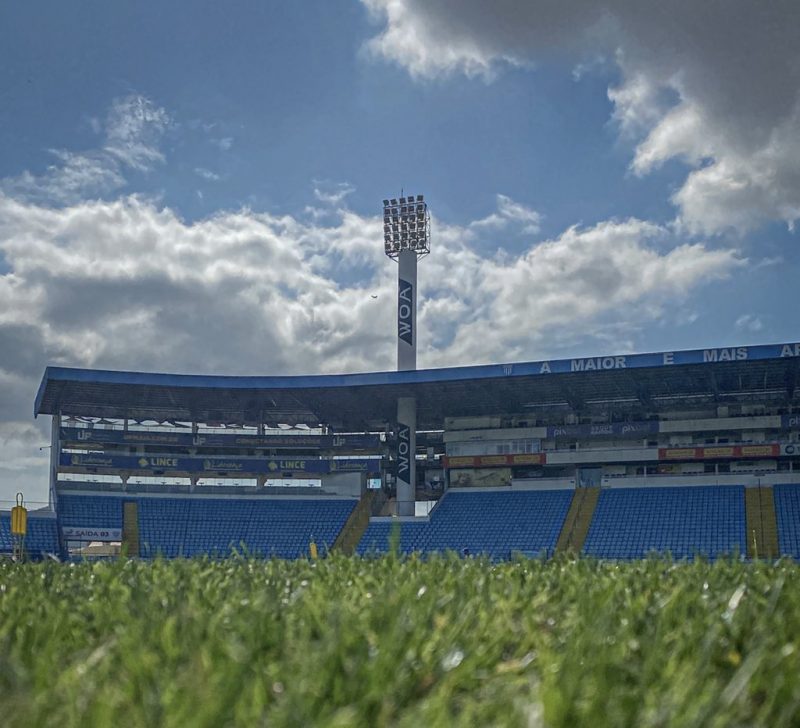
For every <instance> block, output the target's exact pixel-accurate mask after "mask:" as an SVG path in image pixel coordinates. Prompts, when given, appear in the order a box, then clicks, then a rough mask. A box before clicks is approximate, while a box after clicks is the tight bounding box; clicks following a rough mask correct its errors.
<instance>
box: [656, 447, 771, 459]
mask: <svg viewBox="0 0 800 728" xmlns="http://www.w3.org/2000/svg"><path fill="white" fill-rule="evenodd" d="M780 454H781V446H780V445H714V446H711V447H661V448H659V449H658V459H659V460H714V459H719V458H760V457H775V456H776V455H780Z"/></svg>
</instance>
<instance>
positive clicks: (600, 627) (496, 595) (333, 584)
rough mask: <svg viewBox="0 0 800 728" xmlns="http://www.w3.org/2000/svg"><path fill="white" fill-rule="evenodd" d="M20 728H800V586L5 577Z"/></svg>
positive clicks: (97, 567)
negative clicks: (310, 727)
mask: <svg viewBox="0 0 800 728" xmlns="http://www.w3.org/2000/svg"><path fill="white" fill-rule="evenodd" d="M0 722H2V725H4V726H9V727H11V726H26V727H27V726H39V725H54V726H81V727H82V728H86V727H87V726H112V725H113V726H176V727H177V726H181V727H183V726H209V727H210V726H226V725H242V726H254V725H271V726H283V725H304V726H307V725H324V726H375V725H399V726H415V727H416V726H438V725H459V726H485V725H520V726H526V725H530V726H536V725H547V726H574V725H586V726H621V725H630V726H634V725H635V726H651V725H652V726H681V727H682V728H686V727H687V726H731V725H740V726H744V725H763V726H771V727H773V726H790V725H795V726H796V725H800V567H798V566H797V565H796V564H794V563H791V562H782V563H779V564H777V565H774V566H769V565H765V564H752V565H751V564H742V563H739V562H723V561H720V562H717V563H715V564H713V565H710V564H706V563H696V564H672V563H670V562H666V561H654V560H650V561H641V562H634V563H625V564H614V563H598V562H594V561H590V560H580V561H569V560H566V559H563V560H561V559H556V560H553V561H547V562H538V561H529V560H520V561H515V562H511V563H505V564H501V565H492V564H490V563H488V562H486V561H483V560H479V559H466V560H460V559H458V558H456V557H453V558H440V559H431V560H428V561H425V562H423V561H420V560H417V559H416V558H409V559H396V558H393V557H391V556H390V557H386V558H383V559H376V560H362V559H357V558H347V557H341V556H334V557H331V558H330V559H328V560H325V561H319V562H315V563H311V562H307V561H297V562H286V561H249V560H245V559H233V560H230V561H223V562H211V561H173V562H167V561H156V562H142V561H116V562H106V563H97V564H94V565H91V564H80V565H69V564H57V563H45V564H27V565H16V564H12V563H2V564H0Z"/></svg>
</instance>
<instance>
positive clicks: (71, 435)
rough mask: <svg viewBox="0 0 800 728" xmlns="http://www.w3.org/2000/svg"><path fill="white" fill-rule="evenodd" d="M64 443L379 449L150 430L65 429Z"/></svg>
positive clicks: (358, 442)
mask: <svg viewBox="0 0 800 728" xmlns="http://www.w3.org/2000/svg"><path fill="white" fill-rule="evenodd" d="M60 434H61V440H62V442H84V443H86V444H93V445H104V444H114V445H174V446H175V447H230V448H253V449H256V448H275V449H291V448H295V449H301V448H302V449H308V448H320V449H330V450H334V449H338V448H342V449H345V448H353V449H376V448H378V447H380V444H381V443H380V438H379V437H378V435H359V434H356V435H244V434H236V435H233V434H231V435H227V434H217V433H198V434H192V433H191V432H163V431H162V432H149V431H147V430H101V429H94V428H88V427H62V428H61V433H60Z"/></svg>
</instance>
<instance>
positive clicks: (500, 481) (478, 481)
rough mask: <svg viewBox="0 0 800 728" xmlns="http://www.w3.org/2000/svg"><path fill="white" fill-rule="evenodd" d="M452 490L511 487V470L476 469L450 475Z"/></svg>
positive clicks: (454, 472) (457, 471) (455, 471)
mask: <svg viewBox="0 0 800 728" xmlns="http://www.w3.org/2000/svg"><path fill="white" fill-rule="evenodd" d="M450 485H451V486H452V487H453V488H486V487H492V488H496V487H503V486H508V485H511V468H478V469H473V470H454V471H453V472H452V473H450Z"/></svg>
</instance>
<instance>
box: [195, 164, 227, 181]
mask: <svg viewBox="0 0 800 728" xmlns="http://www.w3.org/2000/svg"><path fill="white" fill-rule="evenodd" d="M194 173H195V174H196V175H197V176H198V177H202V178H203V179H206V180H208V181H209V182H219V180H220V179H222V178H221V177H220V176H219V175H218V174H217V173H216V172H212V171H211V170H210V169H206V168H205V167H195V168H194Z"/></svg>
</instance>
